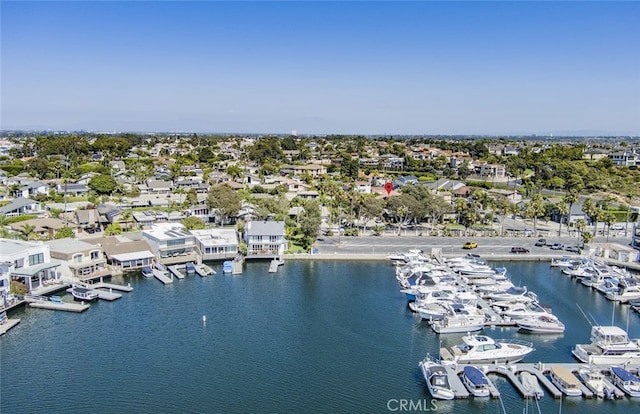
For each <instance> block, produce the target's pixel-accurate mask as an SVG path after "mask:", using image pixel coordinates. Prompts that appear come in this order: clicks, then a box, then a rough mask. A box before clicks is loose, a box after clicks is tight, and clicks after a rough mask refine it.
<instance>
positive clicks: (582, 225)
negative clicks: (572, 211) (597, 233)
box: [576, 218, 587, 247]
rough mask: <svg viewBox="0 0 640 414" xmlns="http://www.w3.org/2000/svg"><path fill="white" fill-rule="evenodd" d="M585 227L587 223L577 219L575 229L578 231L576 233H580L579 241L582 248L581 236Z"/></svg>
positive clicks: (582, 238)
mask: <svg viewBox="0 0 640 414" xmlns="http://www.w3.org/2000/svg"><path fill="white" fill-rule="evenodd" d="M586 227H587V221H586V220H585V219H583V218H579V219H578V220H576V229H578V231H579V232H580V239H581V240H582V247H584V243H585V241H584V236H583V232H584V229H585V228H586Z"/></svg>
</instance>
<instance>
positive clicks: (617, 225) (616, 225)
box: [611, 224, 624, 230]
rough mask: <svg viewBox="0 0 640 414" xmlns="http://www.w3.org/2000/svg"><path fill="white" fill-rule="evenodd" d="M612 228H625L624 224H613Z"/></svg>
mask: <svg viewBox="0 0 640 414" xmlns="http://www.w3.org/2000/svg"><path fill="white" fill-rule="evenodd" d="M611 230H624V225H622V224H614V225H613V226H611Z"/></svg>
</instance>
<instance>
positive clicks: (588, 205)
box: [582, 198, 599, 237]
mask: <svg viewBox="0 0 640 414" xmlns="http://www.w3.org/2000/svg"><path fill="white" fill-rule="evenodd" d="M582 211H584V213H585V214H586V215H587V216H589V218H590V219H591V220H592V221H593V223H594V224H593V236H594V237H595V235H596V234H598V233H597V226H598V211H599V209H598V207H596V204H595V203H594V202H593V200H592V199H590V198H587V199H586V200H585V202H584V204H583V205H582Z"/></svg>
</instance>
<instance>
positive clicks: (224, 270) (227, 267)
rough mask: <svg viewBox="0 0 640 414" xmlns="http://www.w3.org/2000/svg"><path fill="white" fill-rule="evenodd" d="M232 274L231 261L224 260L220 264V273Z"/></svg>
mask: <svg viewBox="0 0 640 414" xmlns="http://www.w3.org/2000/svg"><path fill="white" fill-rule="evenodd" d="M232 272H233V262H232V261H231V260H225V261H224V262H223V263H222V273H232Z"/></svg>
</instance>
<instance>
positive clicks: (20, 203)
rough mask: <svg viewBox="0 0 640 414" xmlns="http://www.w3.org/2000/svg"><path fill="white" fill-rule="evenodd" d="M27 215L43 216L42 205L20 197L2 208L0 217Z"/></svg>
mask: <svg viewBox="0 0 640 414" xmlns="http://www.w3.org/2000/svg"><path fill="white" fill-rule="evenodd" d="M25 214H36V215H43V214H44V209H43V208H42V204H40V202H38V201H35V200H30V199H28V198H24V197H19V198H16V199H15V200H12V201H11V202H10V203H9V204H7V205H6V206H2V207H0V215H3V216H5V217H13V216H23V215H25Z"/></svg>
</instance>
